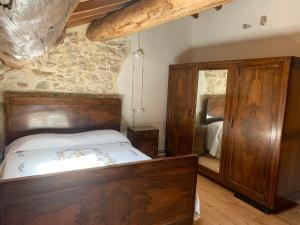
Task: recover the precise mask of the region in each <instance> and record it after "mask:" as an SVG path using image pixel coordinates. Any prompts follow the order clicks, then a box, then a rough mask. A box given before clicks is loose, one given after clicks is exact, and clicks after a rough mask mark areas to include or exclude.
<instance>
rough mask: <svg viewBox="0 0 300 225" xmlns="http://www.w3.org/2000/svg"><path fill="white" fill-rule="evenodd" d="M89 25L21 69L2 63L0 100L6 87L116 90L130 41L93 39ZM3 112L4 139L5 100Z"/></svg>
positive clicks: (70, 33) (93, 91) (0, 132)
mask: <svg viewBox="0 0 300 225" xmlns="http://www.w3.org/2000/svg"><path fill="white" fill-rule="evenodd" d="M86 27H87V26H86V25H84V26H80V27H76V28H72V29H69V30H67V33H66V38H65V40H64V43H62V44H61V45H60V46H58V47H57V48H55V49H54V50H53V51H51V52H50V53H49V54H46V55H44V56H42V57H40V58H39V59H37V60H36V61H35V62H32V63H31V64H28V65H26V66H25V67H24V68H23V69H22V70H11V69H9V68H8V67H5V66H4V65H2V64H0V103H3V98H2V93H3V92H4V91H24V92H33V91H38V92H41V91H42V92H60V93H89V94H117V93H118V90H117V78H118V75H119V72H120V70H121V67H122V64H123V62H124V60H125V59H126V58H127V57H128V55H129V54H130V41H129V40H128V39H127V38H121V39H115V40H112V41H106V42H103V43H101V42H91V41H89V40H88V39H87V38H86V37H85V31H86ZM0 112H1V113H0V142H1V143H3V140H4V132H3V125H4V119H3V118H4V117H3V104H1V109H0Z"/></svg>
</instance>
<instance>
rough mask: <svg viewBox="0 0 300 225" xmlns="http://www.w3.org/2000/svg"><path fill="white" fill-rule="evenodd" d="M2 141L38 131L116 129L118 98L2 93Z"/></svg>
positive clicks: (119, 117)
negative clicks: (3, 103) (4, 134)
mask: <svg viewBox="0 0 300 225" xmlns="http://www.w3.org/2000/svg"><path fill="white" fill-rule="evenodd" d="M4 98H5V109H6V110H5V111H6V112H5V113H6V118H5V119H6V122H5V124H6V144H9V143H11V142H12V141H14V140H15V139H17V138H20V137H24V136H27V135H31V134H38V133H49V132H51V133H75V132H83V131H89V130H96V129H114V130H120V124H121V99H120V98H119V97H116V96H114V97H113V96H110V97H108V96H92V95H74V94H42V93H12V92H10V93H5V94H4Z"/></svg>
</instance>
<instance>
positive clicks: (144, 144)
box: [127, 127, 159, 158]
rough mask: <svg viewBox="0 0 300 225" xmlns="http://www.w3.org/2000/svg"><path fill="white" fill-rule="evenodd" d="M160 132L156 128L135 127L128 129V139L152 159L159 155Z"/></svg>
mask: <svg viewBox="0 0 300 225" xmlns="http://www.w3.org/2000/svg"><path fill="white" fill-rule="evenodd" d="M158 135H159V130H158V129H156V128H154V127H134V128H128V129H127V137H128V139H129V140H130V142H131V144H132V145H133V146H134V147H135V148H137V149H138V150H140V151H141V152H143V153H144V154H146V155H147V156H149V157H151V158H156V157H157V154H158Z"/></svg>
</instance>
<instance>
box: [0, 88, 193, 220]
mask: <svg viewBox="0 0 300 225" xmlns="http://www.w3.org/2000/svg"><path fill="white" fill-rule="evenodd" d="M5 102H6V134H7V144H9V143H11V142H12V141H13V140H15V139H17V138H20V137H23V136H26V135H30V134H37V133H44V132H55V133H58V132H59V133H73V132H80V131H87V130H95V129H115V130H120V120H121V100H120V98H116V97H109V98H107V97H105V98H95V97H92V96H73V95H53V96H49V95H46V94H24V93H8V94H5ZM45 144H47V143H45ZM196 181H197V157H196V156H194V155H189V156H182V157H174V158H161V159H155V160H149V161H142V162H137V163H127V164H121V165H114V166H108V167H103V168H93V169H84V170H78V171H71V172H62V173H56V174H50V175H41V176H32V177H25V178H18V179H11V180H3V181H0V225H141V224H143V225H153V224H157V225H158V224H170V225H188V224H189V225H191V224H192V223H193V214H194V203H195V192H196Z"/></svg>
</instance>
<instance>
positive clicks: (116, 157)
mask: <svg viewBox="0 0 300 225" xmlns="http://www.w3.org/2000/svg"><path fill="white" fill-rule="evenodd" d="M149 159H150V158H149V157H148V156H146V155H144V154H143V153H141V152H139V151H138V150H137V149H135V148H133V147H132V146H131V145H130V144H128V143H123V142H120V143H113V144H104V145H90V146H72V147H66V148H54V149H47V150H42V149H41V150H28V151H22V150H21V149H20V150H19V151H16V152H11V153H8V154H7V155H6V159H5V167H4V166H3V163H2V167H3V171H1V170H0V173H1V172H2V175H1V174H0V175H1V176H0V180H1V179H11V178H17V177H25V176H34V175H43V174H50V173H57V172H65V171H71V170H78V169H86V168H94V167H103V166H110V165H116V164H121V163H128V162H135V161H143V160H149Z"/></svg>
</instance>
